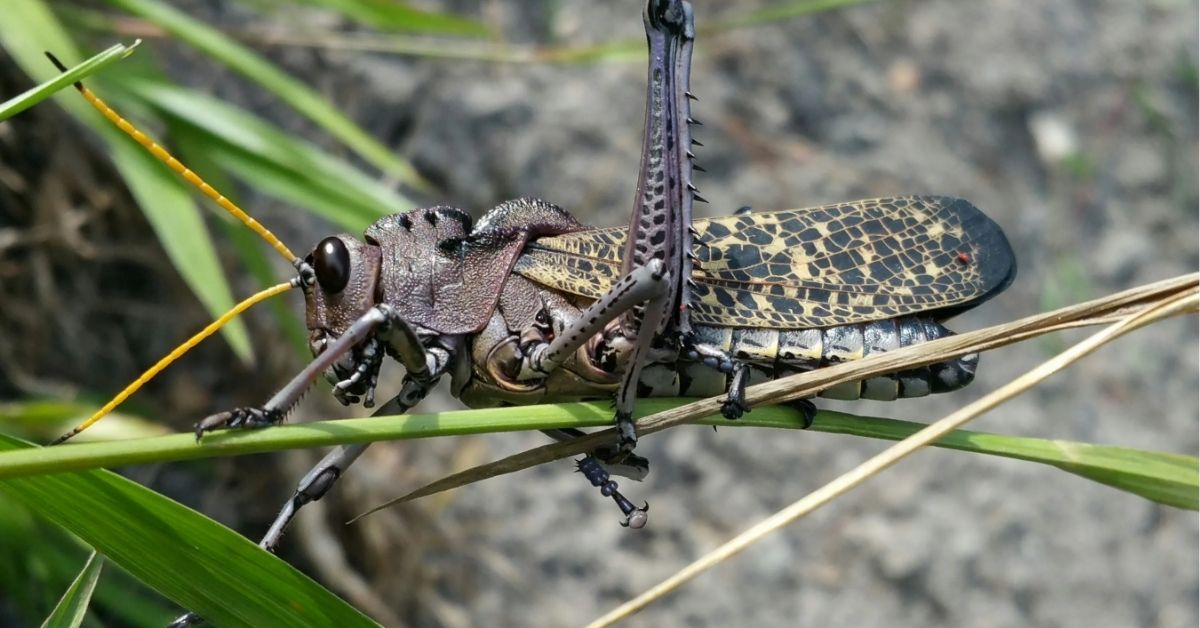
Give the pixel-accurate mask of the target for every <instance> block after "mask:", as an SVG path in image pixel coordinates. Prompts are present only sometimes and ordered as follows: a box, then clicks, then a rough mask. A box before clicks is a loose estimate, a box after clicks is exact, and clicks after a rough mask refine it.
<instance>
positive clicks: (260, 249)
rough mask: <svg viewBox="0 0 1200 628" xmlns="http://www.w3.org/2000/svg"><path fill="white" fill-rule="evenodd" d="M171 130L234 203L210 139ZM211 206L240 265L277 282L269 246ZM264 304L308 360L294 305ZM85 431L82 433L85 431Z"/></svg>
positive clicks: (182, 128)
mask: <svg viewBox="0 0 1200 628" xmlns="http://www.w3.org/2000/svg"><path fill="white" fill-rule="evenodd" d="M170 129H171V137H172V138H173V139H174V140H175V145H176V146H178V147H179V152H180V154H182V155H183V156H184V157H185V158H186V159H187V163H189V164H191V168H192V170H194V171H195V172H196V173H197V174H199V175H200V176H202V177H204V179H205V180H206V181H208V182H209V184H210V185H212V186H214V187H215V188H217V189H218V190H225V196H226V197H227V198H229V199H230V200H233V201H234V202H237V199H235V198H234V197H233V196H232V195H233V193H234V192H233V189H234V188H233V181H232V180H231V179H229V177H227V176H225V173H224V172H222V171H221V169H220V168H218V167H217V165H216V163H214V162H213V161H212V159H210V157H209V154H208V152H207V150H206V149H207V148H208V147H210V146H211V145H212V144H213V142H212V141H211V138H209V137H208V136H207V135H204V134H202V133H200V132H198V131H197V130H195V129H193V128H191V127H189V126H186V125H183V124H172V125H171V127H170ZM210 209H212V211H213V215H215V216H219V217H220V218H219V219H218V222H219V223H220V224H221V227H223V228H224V231H225V235H226V237H227V238H229V242H230V244H232V245H233V248H234V250H235V251H237V254H238V257H239V258H240V259H241V262H242V263H241V266H242V268H245V269H246V271H247V272H249V273H250V274H251V275H252V276H253V277H254V280H255V281H257V282H258V287H259V288H260V289H263V288H268V287H270V286H273V285H275V284H277V283H279V275H278V272H277V270H276V269H275V267H274V266H272V265H271V262H272V261H273V260H272V259H269V258H268V251H269V249H267V248H266V247H264V246H263V241H262V240H261V239H260V238H259V237H258V235H257V234H255V233H254V232H252V231H250V230H249V229H247V228H246V226H245V225H243V224H242V223H241V221H240V220H237V219H235V218H234V217H233V216H230V215H229V214H228V213H226V212H225V211H224V210H221V209H218V208H217V207H216V204H215V203H213V204H212V207H211V208H210ZM267 307H269V308H270V309H271V313H272V314H273V316H274V317H275V321H276V322H277V323H278V324H279V327H280V329H281V330H282V332H283V335H284V337H285V338H287V341H288V345H289V346H291V347H292V349H293V350H294V351H295V353H296V357H297V358H298V359H300V360H308V359H310V358H311V357H312V353H311V352H310V351H309V348H308V330H307V329H306V328H305V327H304V323H303V322H302V321H301V320H300V318H299V317H297V316H296V309H295V308H294V307H293V304H292V303H288V301H287V300H285V299H271V300H270V301H268V302H267ZM89 431H90V430H89ZM86 433H87V432H84V434H86Z"/></svg>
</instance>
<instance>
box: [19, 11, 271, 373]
mask: <svg viewBox="0 0 1200 628" xmlns="http://www.w3.org/2000/svg"><path fill="white" fill-rule="evenodd" d="M0 44H2V45H3V46H4V48H5V50H7V51H8V53H9V54H10V55H11V56H12V57H13V59H14V60H15V61H16V62H17V65H19V66H20V67H21V69H22V70H23V71H24V72H25V73H26V74H28V75H29V76H31V77H33V78H34V79H35V80H43V81H44V80H49V79H51V78H53V77H54V76H56V75H57V74H58V70H56V69H55V68H54V66H53V65H51V64H50V62H49V61H48V60H46V58H45V56H43V51H45V50H50V51H53V52H54V53H55V54H56V55H58V56H59V58H61V59H62V60H63V61H64V62H65V63H68V64H70V63H73V62H74V60H75V59H78V58H79V56H80V55H79V53H78V51H77V48H76V46H75V45H74V43H73V42H72V41H71V39H70V37H68V36H67V33H66V31H65V30H64V29H63V27H62V25H61V24H60V23H59V22H58V20H57V19H56V18H55V17H54V14H53V13H51V12H50V10H49V8H48V7H47V6H46V4H45V3H43V2H41V1H40V0H10V1H9V2H6V3H5V6H4V19H2V20H0ZM56 102H59V103H60V104H61V105H62V106H63V107H64V108H66V109H67V110H68V111H69V112H70V113H71V114H72V115H73V116H75V118H77V119H78V120H79V121H80V122H82V123H83V124H85V125H87V126H88V127H90V128H91V129H92V130H93V131H95V132H96V133H98V134H99V135H100V136H101V137H103V138H104V140H105V142H106V143H107V144H108V146H109V150H110V151H111V152H112V155H113V161H114V163H115V164H116V166H117V170H118V171H119V172H120V173H121V176H122V177H124V179H125V181H126V184H127V185H128V186H129V189H130V192H131V193H132V194H133V196H134V199H135V200H136V201H137V203H138V206H139V207H140V208H141V210H142V212H143V213H144V214H145V215H146V219H147V220H148V221H149V222H150V225H151V227H152V228H153V229H154V232H155V234H156V235H157V236H158V237H159V240H160V241H161V243H162V245H163V248H164V249H165V250H166V252H167V256H168V257H169V258H170V259H171V263H172V264H173V265H174V266H175V268H176V269H177V270H178V271H179V273H180V275H182V276H183V279H184V281H185V282H186V283H187V284H188V287H189V288H191V290H192V291H193V292H194V293H195V294H196V296H197V298H199V299H200V301H201V303H203V304H204V306H205V308H206V309H207V310H208V311H209V313H211V314H212V315H213V316H214V317H215V316H217V315H219V314H221V313H222V312H225V311H226V310H228V309H229V308H231V307H233V294H232V291H231V290H230V289H229V284H228V283H227V282H226V280H225V276H224V274H223V273H222V272H221V267H220V264H219V263H218V262H217V254H216V249H215V247H214V246H213V243H212V240H211V238H210V237H209V234H208V230H207V228H206V227H205V225H204V222H203V220H202V219H201V217H200V213H199V209H198V208H197V206H196V203H195V202H194V201H193V200H192V197H191V196H190V195H189V194H188V193H187V192H186V191H185V188H184V187H183V185H184V184H183V183H182V182H181V181H179V179H178V178H177V177H176V176H175V174H174V173H172V172H170V171H169V170H168V169H167V168H166V167H165V166H163V165H161V164H159V163H158V162H157V161H156V160H155V159H154V158H153V157H152V156H151V155H149V154H148V153H146V152H145V151H144V150H143V149H142V148H141V147H139V146H137V144H135V143H134V142H133V140H130V139H129V138H127V137H125V136H124V134H123V133H121V132H120V131H119V130H117V129H116V128H115V127H113V126H112V125H111V124H110V123H109V122H108V121H106V120H105V119H104V118H103V116H101V115H100V114H99V113H97V112H96V111H95V110H93V109H92V108H91V107H90V106H88V104H87V103H86V102H85V101H84V100H83V98H81V97H79V96H78V95H73V96H72V97H71V98H62V97H60V98H58V99H56ZM221 331H222V333H223V334H224V337H225V338H226V339H227V340H228V341H229V344H230V346H231V347H232V348H233V350H234V352H235V353H237V355H238V357H239V358H240V359H242V360H243V361H249V360H250V356H251V351H250V342H249V339H248V337H247V335H246V329H245V326H243V325H242V324H241V321H236V320H235V321H233V322H232V323H230V324H229V325H227V326H225V328H224V329H222V330H221Z"/></svg>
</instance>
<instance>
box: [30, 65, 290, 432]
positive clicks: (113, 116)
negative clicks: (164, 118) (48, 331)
mask: <svg viewBox="0 0 1200 628" xmlns="http://www.w3.org/2000/svg"><path fill="white" fill-rule="evenodd" d="M46 56H47V57H49V58H50V62H51V63H53V64H54V65H55V67H57V68H58V69H59V71H60V72H66V71H67V68H66V66H64V65H63V64H62V63H60V62H59V60H58V59H57V58H55V57H54V55H52V54H50V53H49V52H47V53H46ZM75 89H77V90H79V93H80V94H82V95H83V97H84V99H85V100H87V101H88V103H89V104H90V105H91V106H92V107H94V108H95V109H96V110H97V111H99V112H100V113H101V114H103V115H104V117H105V118H107V119H108V121H109V122H112V123H113V124H114V125H116V127H117V128H119V129H121V131H123V132H124V133H125V134H126V135H128V136H129V137H131V138H133V139H134V141H136V142H137V143H138V144H141V145H142V147H144V148H145V149H146V150H148V151H150V154H152V155H154V156H155V157H156V158H157V159H158V160H159V161H161V162H163V163H164V164H166V165H167V167H168V168H170V169H171V170H174V171H175V172H176V173H177V174H179V176H181V177H183V178H184V180H186V181H187V182H188V183H190V184H192V185H193V186H195V187H196V189H198V190H200V191H201V192H202V193H204V195H205V196H207V197H208V198H210V199H212V200H213V202H215V203H216V204H217V205H219V206H220V207H221V209H224V210H225V211H227V212H229V213H230V214H231V215H233V217H234V218H237V219H238V220H240V221H242V223H243V224H245V225H246V226H247V227H249V228H250V230H251V231H253V232H254V233H257V234H258V235H259V237H261V238H262V239H263V240H266V241H267V244H270V245H271V247H272V248H274V249H275V250H276V251H277V252H278V253H279V254H280V255H282V256H283V258H284V259H286V260H287V261H288V262H289V263H290V264H291V265H292V266H294V267H296V270H297V271H299V276H298V277H296V278H295V279H292V280H291V281H289V282H287V283H281V284H279V285H276V286H272V287H270V288H267V289H266V290H263V291H261V292H258V293H257V294H254V295H252V296H251V297H249V298H248V299H246V300H244V301H242V302H241V303H238V304H237V305H235V306H233V309H231V310H229V311H228V312H226V313H224V314H222V315H221V316H220V317H219V318H217V320H215V321H213V322H211V323H209V324H208V326H207V327H205V328H204V329H202V330H200V332H199V333H197V334H196V335H194V336H192V337H191V338H188V339H187V341H186V342H184V343H183V344H181V345H179V346H178V347H175V348H174V349H173V350H172V351H171V352H170V353H168V354H167V355H166V356H164V357H163V358H162V359H160V360H159V361H158V362H157V363H155V365H154V366H152V367H150V368H149V369H147V370H146V372H145V373H142V374H141V375H140V376H138V378H137V379H135V380H133V382H132V383H130V384H129V385H128V386H126V387H125V390H122V391H121V392H120V393H118V394H117V396H116V397H113V398H112V399H111V400H110V401H109V402H108V403H106V404H104V407H102V408H100V409H99V410H97V411H96V413H95V414H93V415H92V416H90V417H88V419H87V420H86V421H84V422H83V423H80V424H79V426H77V427H76V428H75V429H73V430H71V431H70V432H67V433H66V434H63V435H62V436H59V437H58V438H57V439H55V440H54V442H52V443H50V444H51V445H57V444H59V443H63V442H66V441H67V440H69V439H70V438H72V437H73V436H75V435H76V434H79V433H80V432H82V431H84V430H86V429H87V428H89V427H91V426H92V425H94V424H95V423H96V422H97V421H99V420H100V419H102V418H104V416H105V415H107V414H108V413H109V412H112V411H113V409H115V408H116V407H117V406H119V405H120V404H121V403H122V402H124V401H125V400H126V399H128V398H129V396H130V395H132V394H133V393H135V392H137V391H138V389H139V388H141V387H142V386H143V385H144V384H145V383H146V382H148V381H150V380H151V379H153V378H154V376H155V375H158V374H159V373H160V372H162V370H163V369H165V368H167V367H168V366H169V365H170V364H171V363H172V362H174V361H175V360H178V359H179V357H180V356H182V355H183V354H185V353H187V352H188V351H189V350H191V348H192V347H195V346H196V345H198V344H200V342H201V341H203V340H204V339H205V338H208V337H209V336H211V335H213V334H214V333H216V332H217V330H218V329H220V328H222V327H224V326H225V324H226V323H228V322H229V321H231V320H233V319H234V317H236V316H237V315H239V314H241V313H242V312H244V311H246V310H247V309H249V308H250V306H252V305H254V304H255V303H258V302H260V301H264V300H266V299H269V298H271V297H273V296H275V295H277V294H282V293H284V292H287V291H288V290H290V289H292V288H295V287H298V286H301V285H303V284H305V283H306V282H311V280H312V268H311V267H309V265H308V264H306V263H305V262H303V261H302V260H300V258H298V257H296V255H295V254H294V253H292V252H291V250H289V249H288V248H287V246H285V245H284V244H283V242H280V241H279V238H277V237H275V234H273V233H271V232H270V230H268V229H267V228H266V227H264V226H262V225H261V224H259V222H258V221H257V220H255V219H253V218H251V217H250V216H249V214H247V213H246V212H244V211H242V208H240V207H238V206H237V205H236V204H235V203H234V202H233V201H231V200H229V199H227V198H225V196H223V195H222V194H221V193H220V192H218V191H216V190H215V189H214V188H213V187H212V186H211V185H209V184H208V183H207V182H205V181H204V179H202V178H200V175H198V174H196V173H195V172H193V171H192V170H191V169H190V168H188V167H187V166H185V165H183V164H182V163H181V162H180V161H179V160H178V159H176V158H175V157H174V156H172V155H171V153H169V152H167V150H166V149H165V148H163V147H162V146H159V145H158V143H156V142H155V141H154V140H152V139H150V138H149V137H147V136H146V134H145V133H142V132H141V131H139V130H138V129H137V127H135V126H133V124H131V123H130V122H129V121H128V120H126V119H125V118H123V117H121V114H119V113H117V112H116V111H114V110H113V108H112V107H109V106H108V105H107V104H105V102H104V101H103V100H100V98H99V97H98V96H96V94H94V93H92V90H90V89H88V88H86V87H84V86H83V83H81V82H79V81H76V82H75Z"/></svg>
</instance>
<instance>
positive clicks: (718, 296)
mask: <svg viewBox="0 0 1200 628" xmlns="http://www.w3.org/2000/svg"><path fill="white" fill-rule="evenodd" d="M692 224H693V225H694V226H695V228H696V230H697V231H698V232H699V234H700V235H699V237H697V238H695V239H694V240H693V242H694V252H695V254H696V257H697V261H696V263H695V266H694V268H693V275H692V278H693V279H694V280H695V288H694V289H693V292H692V294H693V299H692V304H693V309H692V313H691V317H692V321H693V322H695V323H699V324H704V325H719V326H726V327H761V328H771V329H807V328H814V327H831V326H834V325H849V324H854V323H864V322H869V321H874V320H881V319H888V318H895V317H899V316H906V315H912V314H924V315H931V316H936V317H941V318H946V317H949V316H951V315H953V314H956V313H958V312H961V311H963V310H966V309H969V308H971V307H974V306H975V305H978V304H979V303H981V302H982V301H984V300H985V299H987V298H989V297H991V296H993V295H995V294H996V293H998V292H1000V291H1001V290H1003V289H1004V288H1006V287H1007V286H1008V285H1009V284H1010V283H1011V282H1012V279H1013V277H1014V276H1015V274H1016V258H1015V257H1014V256H1013V252H1012V248H1011V247H1010V246H1009V244H1008V240H1007V239H1006V238H1005V237H1004V233H1003V231H1001V230H1000V227H999V226H998V225H996V223H995V222H993V221H992V220H991V219H990V218H988V217H987V216H986V215H984V214H983V212H981V211H979V209H977V208H976V207H975V206H973V205H971V204H970V203H968V202H967V201H964V200H962V199H957V198H949V197H943V196H909V197H898V198H881V199H871V200H862V201H852V202H849V203H839V204H835V205H825V206H821V207H812V208H808V209H795V210H784V211H776V212H764V213H749V214H738V215H732V216H724V217H719V218H709V219H703V220H697V221H695V222H693V223H692ZM625 237H626V230H625V229H624V228H610V229H593V230H587V231H579V232H574V233H569V234H565V235H561V236H554V237H547V238H541V239H538V240H536V241H534V242H531V243H529V244H528V245H527V246H526V250H525V252H524V253H523V254H522V255H521V256H520V258H518V260H517V263H516V266H515V267H514V271H515V272H517V273H519V274H520V275H522V276H524V277H527V278H529V279H531V280H533V281H535V282H537V283H539V284H541V285H544V286H547V287H550V288H554V289H557V290H561V291H564V292H568V293H571V294H577V295H581V296H585V297H591V298H598V297H600V296H601V295H602V294H603V293H604V292H605V291H606V290H608V289H609V287H610V286H612V284H613V283H614V282H615V281H616V280H617V279H619V276H620V272H621V270H620V269H621V255H622V252H623V251H624V244H625Z"/></svg>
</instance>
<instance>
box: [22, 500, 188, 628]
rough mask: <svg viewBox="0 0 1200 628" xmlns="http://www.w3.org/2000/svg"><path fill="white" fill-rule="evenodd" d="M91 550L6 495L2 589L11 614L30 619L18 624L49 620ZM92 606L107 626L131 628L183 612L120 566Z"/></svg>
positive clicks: (159, 623) (158, 624) (155, 627)
mask: <svg viewBox="0 0 1200 628" xmlns="http://www.w3.org/2000/svg"><path fill="white" fill-rule="evenodd" d="M91 552H92V548H90V547H87V546H86V545H85V544H84V543H83V542H81V541H80V540H79V539H78V538H76V537H74V536H72V535H71V534H69V533H67V532H66V531H64V530H62V529H60V528H59V527H58V526H54V525H48V522H46V521H44V520H42V519H41V518H38V517H35V516H33V513H31V512H30V511H29V510H28V509H26V508H25V507H24V506H22V505H21V504H18V503H17V502H15V501H13V500H11V499H9V498H8V497H6V496H4V495H3V494H0V591H3V592H4V601H5V604H6V610H7V611H9V614H8V615H6V616H13V615H15V616H17V617H19V618H20V619H23V620H24V623H23V624H22V622H21V621H18V622H17V623H18V625H30V626H33V625H37V623H38V622H39V621H40V620H41V619H43V618H45V617H46V616H47V615H48V614H49V613H50V612H51V610H52V609H53V608H54V605H55V603H56V602H57V601H58V594H59V593H61V591H62V590H63V589H65V588H66V587H67V586H69V585H70V583H71V581H72V580H74V579H75V576H77V575H78V574H79V565H80V564H81V563H82V562H83V561H84V560H86V558H87V556H88V554H90V553H91ZM91 610H92V611H93V614H95V615H101V616H103V617H104V618H105V619H106V620H107V625H110V626H123V627H128V628H162V627H163V626H165V625H166V624H167V622H169V621H171V618H172V617H174V616H176V615H178V612H177V610H176V608H175V606H174V605H173V604H171V603H170V602H169V601H167V600H165V599H163V597H162V596H161V595H159V594H158V593H156V592H154V591H152V590H150V589H149V588H147V587H146V586H145V585H143V584H142V583H140V582H138V581H136V580H134V579H133V577H132V576H130V575H129V574H127V573H125V572H124V571H121V570H120V569H109V570H107V571H106V572H105V574H104V577H103V578H101V579H100V580H99V582H98V584H97V585H96V591H95V593H94V594H93V595H92V603H91Z"/></svg>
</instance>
